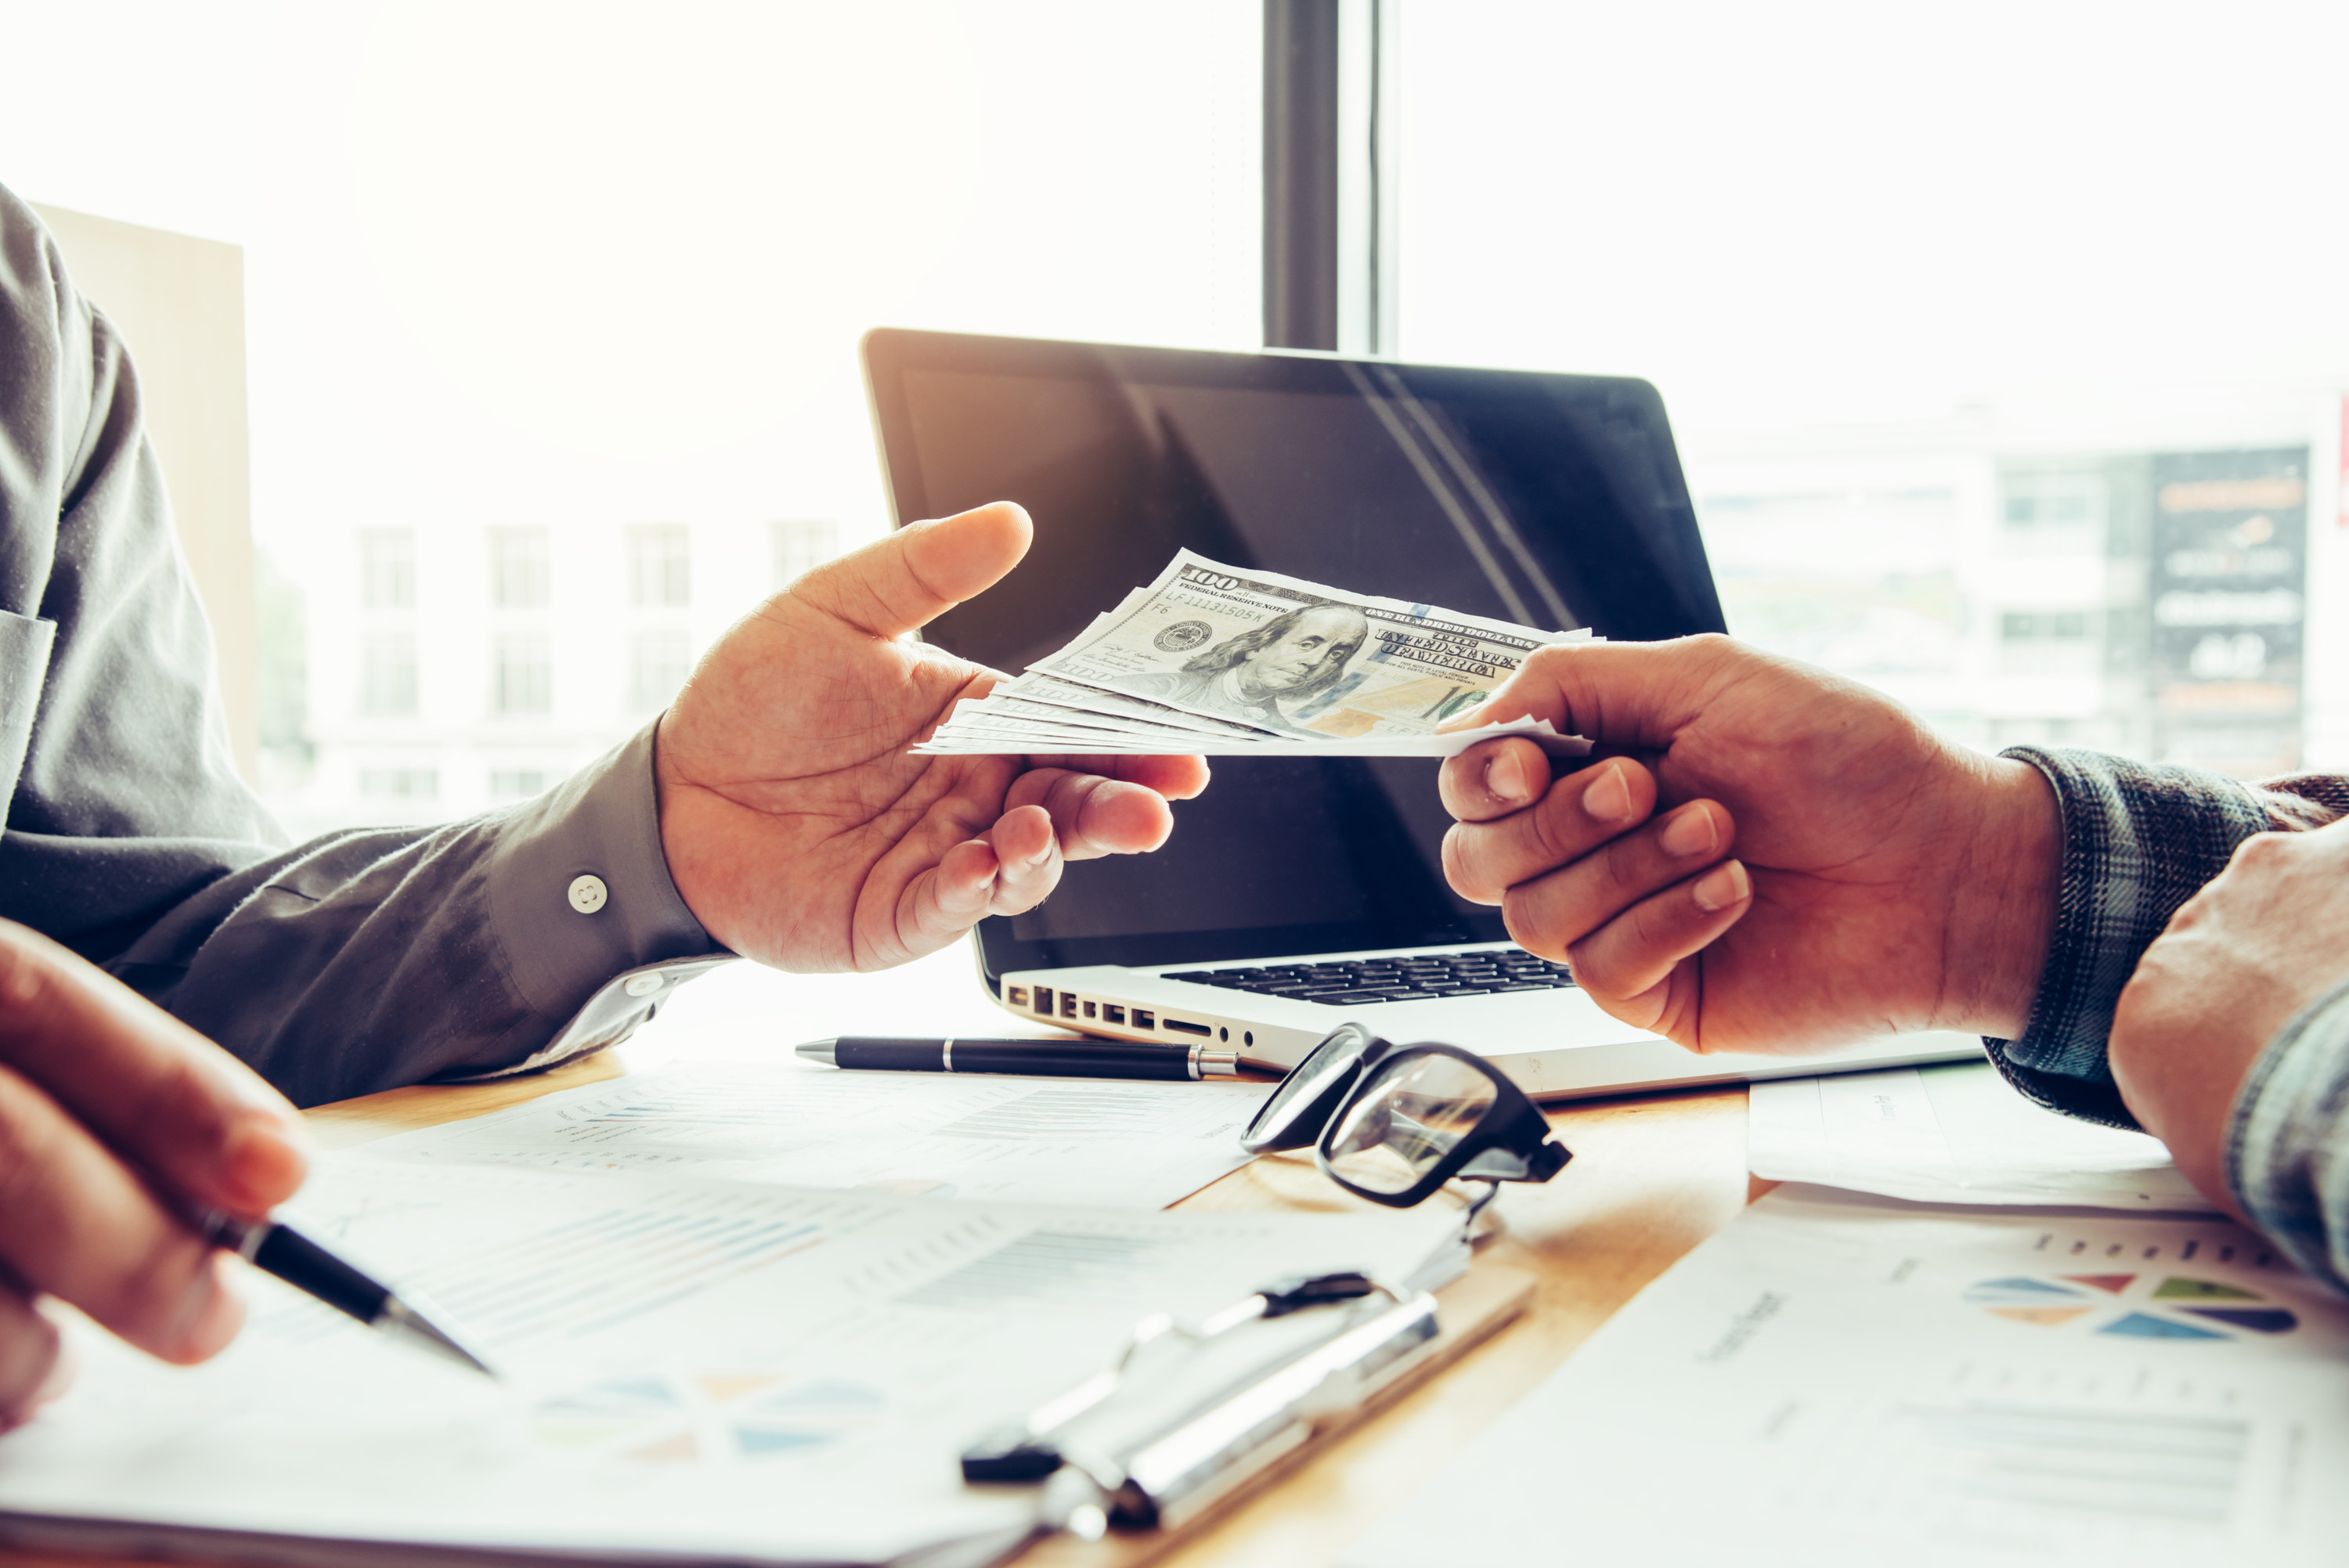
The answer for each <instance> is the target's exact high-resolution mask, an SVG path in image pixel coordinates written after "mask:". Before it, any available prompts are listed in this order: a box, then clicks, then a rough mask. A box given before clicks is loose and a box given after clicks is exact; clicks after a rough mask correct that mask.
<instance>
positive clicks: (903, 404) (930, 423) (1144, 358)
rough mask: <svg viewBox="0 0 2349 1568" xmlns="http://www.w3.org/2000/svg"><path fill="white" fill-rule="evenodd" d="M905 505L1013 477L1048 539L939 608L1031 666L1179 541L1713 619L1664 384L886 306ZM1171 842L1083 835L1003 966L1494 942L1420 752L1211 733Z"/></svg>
mask: <svg viewBox="0 0 2349 1568" xmlns="http://www.w3.org/2000/svg"><path fill="white" fill-rule="evenodd" d="M864 363H865V374H866V379H867V385H868V387H869V388H870V391H871V395H872V398H873V406H874V421H875V424H876V426H877V429H878V435H879V438H880V442H881V447H882V456H883V465H884V468H885V471H886V475H887V479H888V484H889V490H890V500H891V504H892V506H893V507H894V509H895V513H896V516H897V519H898V521H901V522H902V521H910V520H913V519H916V518H925V517H941V516H945V515H947V514H949V513H952V512H956V511H962V510H964V509H966V508H968V507H973V506H978V505H980V504H982V503H984V502H987V501H990V500H1014V501H1018V502H1019V504H1020V505H1022V506H1024V507H1026V508H1027V509H1028V511H1029V514H1030V517H1032V518H1033V519H1034V521H1035V525H1036V538H1035V544H1034V547H1033V548H1032V549H1031V550H1030V552H1029V554H1028V557H1027V559H1026V560H1025V561H1023V562H1020V564H1019V566H1018V567H1017V568H1016V569H1015V570H1014V571H1013V572H1012V573H1011V574H1010V575H1009V577H1007V578H1005V579H1004V581H1003V582H1002V583H999V584H998V585H997V586H996V587H995V588H993V589H991V590H990V591H988V593H985V594H983V595H981V596H980V597H979V598H978V599H975V600H973V601H971V602H970V603H967V604H963V605H960V606H958V607H957V608H956V609H954V610H951V611H949V612H947V614H945V615H942V616H940V617H939V618H938V619H937V620H936V621H935V622H933V623H932V624H931V625H930V626H929V628H928V629H927V631H926V636H927V637H928V638H929V639H930V640H931V641H932V642H935V643H936V644H937V645H940V646H941V647H944V648H947V649H948V650H949V651H951V652H953V653H956V654H958V655H962V656H964V657H966V658H971V659H976V660H978V661H980V662H982V663H985V664H988V665H994V666H995V667H997V668H999V669H1002V670H1008V671H1013V672H1017V671H1019V670H1020V669H1022V668H1024V667H1025V666H1026V665H1028V664H1029V663H1030V662H1031V661H1032V660H1035V659H1037V658H1040V657H1041V656H1042V655H1046V654H1048V653H1050V652H1051V651H1052V650H1054V649H1055V648H1058V647H1059V646H1061V645H1062V644H1064V643H1066V642H1067V641H1069V640H1070V639H1071V637H1073V636H1075V635H1076V634H1077V633H1078V632H1080V631H1081V630H1082V629H1083V628H1084V626H1085V624H1087V623H1088V622H1089V621H1091V620H1092V617H1093V616H1094V614H1097V613H1099V612H1101V611H1103V610H1106V609H1109V608H1111V607H1112V605H1114V604H1116V603H1117V602H1118V601H1119V600H1120V599H1121V598H1123V596H1124V595H1125V593H1126V591H1127V590H1129V589H1131V588H1134V587H1137V586H1139V585H1141V584H1143V583H1148V582H1149V581H1150V580H1151V579H1152V578H1153V577H1154V576H1156V575H1157V573H1158V572H1159V569H1160V568H1162V567H1163V566H1164V565H1165V563H1166V561H1167V559H1168V558H1169V557H1170V556H1172V555H1173V554H1174V552H1175V551H1176V550H1177V549H1178V548H1181V547H1184V546H1188V547H1189V548H1191V549H1193V550H1195V551H1197V552H1200V553H1201V554H1203V555H1207V556H1210V557H1213V558H1214V559H1216V560H1218V561H1224V562H1230V563H1232V564H1234V565H1236V566H1257V567H1266V568H1269V569H1271V570H1273V571H1276V572H1285V573H1289V574H1291V575H1293V576H1298V577H1304V578H1308V579H1311V580H1313V581H1316V582H1322V583H1331V584H1334V585H1337V586H1341V587H1345V588H1348V589H1351V590H1354V591H1357V592H1361V593H1381V594H1386V595H1388V596H1390V597H1392V598H1396V599H1402V600H1406V601H1410V602H1413V603H1431V604H1439V605H1442V606H1444V607H1445V608H1448V609H1454V610H1465V611H1469V612H1472V613H1474V614H1480V615H1490V616H1495V617H1498V618H1500V619H1503V620H1508V621H1516V622H1519V623H1521V624H1526V625H1531V626H1537V627H1541V628H1545V629H1557V630H1570V629H1572V628H1574V627H1577V626H1588V627H1590V628H1592V629H1593V630H1594V631H1596V632H1598V633H1599V634H1600V635H1602V636H1606V637H1609V638H1614V639H1618V640H1654V639H1659V638H1665V637H1676V636H1682V635H1684V634H1689V633H1693V632H1704V631H1720V630H1723V623H1722V618H1721V605H1720V602H1719V600H1718V599H1717V598H1716V597H1715V596H1714V593H1713V578H1712V573H1711V572H1710V571H1709V569H1708V568H1707V566H1706V564H1705V559H1704V548H1703V545H1702V542H1700V541H1699V539H1698V536H1697V530H1696V521H1695V516H1694V514H1693V512H1692V509H1691V507H1690V505H1689V498H1688V490H1687V487H1686V485H1685V483H1684V482H1683V480H1682V476H1681V469H1680V459H1679V457H1678V455H1677V454H1676V453H1675V451H1674V449H1673V447H1672V438H1671V428H1670V426H1669V425H1668V424H1667V422H1666V420H1665V418H1664V409H1663V403H1662V401H1661V398H1659V397H1657V395H1656V391H1655V389H1654V388H1653V387H1650V386H1649V385H1648V384H1647V383H1646V382H1644V381H1638V380H1630V379H1622V378H1615V377H1588V376H1546V375H1536V374H1531V373H1526V372H1518V371H1496V370H1464V369H1457V368H1447V367H1438V366H1414V365H1396V364H1392V363H1389V362H1384V361H1376V360H1345V359H1338V358H1332V357H1328V356H1303V355H1286V354H1216V353H1205V352H1198V351H1191V350H1177V349H1159V348H1128V347H1118V346H1106V345H1099V344H1080V343H1051V342H1040V341H1032V340H1028V339H1019V338H996V337H972V336H963V335H953V334H945V333H916V332H899V331H891V330H883V331H876V332H874V333H872V334H871V335H868V336H867V338H866V339H865V345H864ZM1213 766H1214V769H1215V781H1214V783H1212V784H1211V785H1210V786H1209V787H1208V789H1207V791H1206V794H1205V795H1203V796H1202V797H1200V798H1199V799H1195V800H1188V801H1184V802H1181V803H1180V804H1178V805H1177V806H1176V807H1175V809H1174V837H1173V839H1171V840H1170V841H1168V843H1167V845H1166V847H1165V848H1164V849H1163V850H1161V851H1159V852H1157V853H1156V854H1153V855H1143V856H1130V857H1118V858H1114V859H1109V860H1100V861H1084V862H1082V863H1080V864H1076V865H1071V867H1069V868H1068V872H1067V874H1066V876H1065V878H1064V880H1063V881H1062V882H1061V888H1060V890H1059V891H1058V892H1055V893H1054V894H1053V895H1052V897H1051V898H1050V900H1048V901H1047V902H1046V903H1044V904H1043V905H1042V906H1040V908H1038V909H1036V910H1034V911H1031V912H1030V913H1027V914H1023V915H1015V916H1011V917H1009V918H997V919H991V920H988V921H987V922H986V923H984V924H983V925H982V926H981V927H980V943H981V947H982V951H983V954H984V956H985V963H986V967H987V970H988V974H989V975H998V974H1001V973H1003V972H1004V971H1006V970H1008V969H1031V968H1052V967H1061V966H1066V965H1085V964H1127V965H1164V964H1185V963H1203V962H1216V961H1219V960H1238V959H1251V958H1268V957H1275V956H1281V955H1288V954H1302V953H1328V952H1342V951H1350V950H1356V949H1366V948H1388V947H1413V946H1429V945H1434V944H1444V943H1457V942H1482V941H1499V940H1502V939H1504V937H1505V936H1506V933H1505V932H1504V931H1503V929H1502V926H1501V918H1500V912H1499V911H1497V910H1493V909H1487V908H1484V907H1482V906H1480V905H1475V904H1471V903H1465V902H1464V901H1463V900H1461V899H1459V898H1457V897H1455V896H1454V894H1453V893H1452V892H1451V891H1450V889H1449V888H1448V887H1447V886H1446V885H1445V883H1444V872H1443V866H1442V862H1441V861H1440V859H1439V853H1438V846H1439V844H1440V843H1441V841H1442V839H1443V836H1444V829H1445V827H1446V826H1447V825H1448V824H1449V821H1450V819H1449V818H1448V817H1446V816H1445V814H1444V809H1443V807H1442V805H1441V803H1440V802H1439V801H1438V800H1437V799H1436V793H1435V769H1436V764H1435V763H1434V762H1433V761H1430V760H1427V759H1423V758H1327V759H1313V758H1216V759H1215V762H1214V764H1213Z"/></svg>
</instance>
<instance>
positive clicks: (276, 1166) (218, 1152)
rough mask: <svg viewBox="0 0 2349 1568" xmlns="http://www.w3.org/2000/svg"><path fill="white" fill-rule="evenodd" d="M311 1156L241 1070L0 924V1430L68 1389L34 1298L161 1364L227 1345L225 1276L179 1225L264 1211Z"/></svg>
mask: <svg viewBox="0 0 2349 1568" xmlns="http://www.w3.org/2000/svg"><path fill="white" fill-rule="evenodd" d="M308 1151H309V1139H308V1135H307V1133H306V1132H305V1130H304V1128H303V1125H302V1119H301V1118H300V1116H299V1115H298V1114H297V1113H296V1112H295V1109H294V1108H293V1106H291V1105H290V1104H288V1103H287V1102H286V1101H285V1099H284V1098H283V1097H282V1096H280V1095H279V1094H277V1093H276V1091H274V1089H272V1088H270V1087H269V1086H268V1085H267V1084H265V1083H264V1082H263V1081H262V1080H261V1078H259V1077H258V1076H256V1075H255V1074H254V1072H253V1071H252V1070H251V1069H250V1068H246V1067H245V1066H244V1065H243V1063H241V1062H239V1061H237V1060H236V1059H234V1058H233V1057H231V1056H229V1055H228V1053H227V1052H225V1051H223V1050H222V1049H221V1048H220V1047H218V1046H215V1045H213V1044H212V1042H211V1041H209V1040H206V1039H205V1038H204V1037H202V1036H201V1035H199V1034H197V1033H196V1032H195V1031H194V1030H192V1029H191V1028H189V1027H188V1026H186V1025H184V1024H182V1023H181V1022H180V1021H179V1020H177V1019H176V1018H173V1017H171V1016H170V1015H168V1014H166V1013H164V1012H162V1011H160V1010H159V1009H158V1008H156V1007H154V1006H152V1005H150V1003H148V1002H147V1001H146V1000H145V999H143V998H142V997H140V996H139V995H137V994H136V993H134V992H132V991H131V990H130V989H129V988H128V987H127V986H125V985H121V984H120V983H119V981H116V980H114V979H113V978H111V977H110V976H109V975H105V974H103V973H102V972H100V971H99V970H98V969H96V968H94V967H92V966H91V965H88V964H86V963H84V962H83V961H82V960H81V959H79V958H78V957H76V956H75V955H74V954H71V953H68V952H67V951H66V950H65V949H64V948H62V947H59V946H58V945H57V944H55V943H52V942H50V941H48V940H47V938H45V937H42V936H39V935H37V934H35V933H33V932H30V931H27V930H26V929H25V928H23V927H22V926H18V925H15V924H12V923H7V922H0V1429H5V1427H10V1426H15V1425H16V1424H18V1423H20V1422H22V1421H24V1420H26V1419H27V1418H30V1417H31V1415H32V1414H33V1413H34V1411H35V1410H36V1409H37V1408H39V1407H40V1406H42V1405H43V1404H46V1403H47V1402H48V1401H49V1400H51V1399H53V1398H57V1396H58V1395H59V1394H61V1393H63V1392H64V1391H65V1387H66V1385H67V1382H68V1381H69V1379H70V1369H69V1367H68V1365H67V1362H66V1360H65V1359H64V1357H62V1355H61V1348H60V1341H59V1336H58V1333H57V1326H56V1325H55V1324H54V1323H53V1322H52V1321H51V1319H50V1318H49V1316H48V1315H47V1313H46V1312H45V1311H43V1310H42V1308H41V1307H40V1305H37V1303H38V1302H39V1300H40V1298H41V1297H43V1296H54V1297H56V1298H57V1299H58V1300H60V1301H64V1302H68V1303H70V1304H72V1305H74V1306H76V1307H78V1308H79V1309H80V1310H81V1311H83V1312H84V1313H86V1314H88V1315H89V1316H90V1317H91V1318H93V1319H95V1320H96V1321H97V1322H98V1324H100V1325H101V1326H104V1327H106V1328H108V1329H110V1330H111V1331H113V1332H114V1333H116V1334H118V1335H119V1336H121V1337H122V1338H124V1339H125V1340H128V1341H129V1343H131V1344H132V1345H135V1346H139V1347H140V1349H142V1350H145V1351H148V1352H149V1353H150V1354H152V1355H155V1356H158V1357H162V1358H163V1359H164V1360H167V1361H172V1362H178V1363H181V1364H185V1363H190V1362H196V1361H202V1360H203V1359H205V1358H206V1357H210V1356H212V1355H213V1354H214V1353H216V1352H217V1351H219V1350H220V1349H221V1348H222V1346H225V1345H227V1344H228V1342H229V1341H230V1340H231V1339H233V1337H235V1335H236V1332H237V1329H238V1328H239V1327H240V1326H242V1324H243V1318H244V1308H243V1303H242V1302H241V1301H240V1300H239V1299H238V1297H237V1295H236V1292H235V1290H234V1288H233V1284H231V1283H230V1274H231V1270H232V1268H233V1265H231V1264H228V1263H227V1262H226V1260H225V1259H224V1258H223V1257H222V1255H221V1253H220V1251H219V1248H218V1246H217V1245H216V1244H215V1243H214V1242H213V1241H212V1240H210V1239H207V1238H206V1237H205V1236H204V1235H202V1233H200V1231H199V1230H198V1229H197V1228H196V1227H194V1226H192V1225H191V1224H190V1223H189V1222H186V1221H184V1220H183V1219H181V1217H180V1216H181V1215H182V1214H186V1213H192V1212H201V1211H204V1210H217V1211H220V1212H222V1213H224V1214H238V1215H251V1216H258V1215H264V1214H266V1213H268V1212H269V1211H270V1210H271V1209H272V1208H274V1207H275V1206H276V1205H277V1204H278V1203H281V1202H285V1200H287V1199H288V1198H291V1197H292V1196H293V1195H294V1193H295V1190H296V1189H298V1188H299V1187H300V1186H301V1184H302V1179H303V1176H304V1174H305V1171H306V1170H307V1168H308V1162H309V1161H308Z"/></svg>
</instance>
